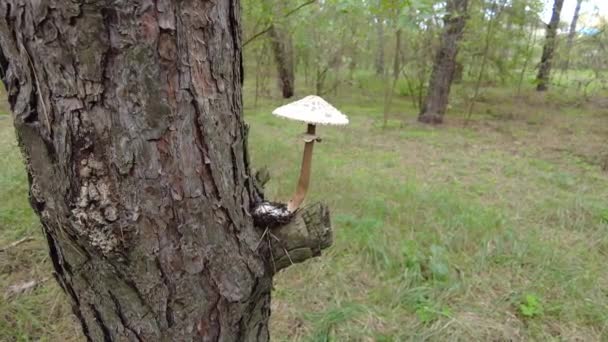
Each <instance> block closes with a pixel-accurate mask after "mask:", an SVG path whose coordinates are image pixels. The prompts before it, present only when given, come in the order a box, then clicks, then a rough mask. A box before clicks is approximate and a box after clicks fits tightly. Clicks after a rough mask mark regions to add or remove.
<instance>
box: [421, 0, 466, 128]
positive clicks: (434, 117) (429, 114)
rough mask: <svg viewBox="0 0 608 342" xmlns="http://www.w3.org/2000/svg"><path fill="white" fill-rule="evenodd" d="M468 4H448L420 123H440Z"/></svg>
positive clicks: (454, 1)
mask: <svg viewBox="0 0 608 342" xmlns="http://www.w3.org/2000/svg"><path fill="white" fill-rule="evenodd" d="M467 7H468V0H450V1H448V3H447V13H448V14H447V15H446V17H445V18H444V23H445V29H444V32H443V35H442V38H441V45H440V47H439V50H438V51H437V55H436V56H435V64H434V65H433V71H432V73H431V79H430V82H429V89H428V93H427V96H426V99H425V101H424V105H423V106H422V111H421V112H420V115H419V116H418V120H419V121H420V122H424V123H430V124H440V123H442V122H443V116H444V115H445V112H446V109H447V107H448V100H449V96H450V88H451V86H452V81H453V79H454V72H455V70H456V56H457V54H458V42H459V41H460V39H461V38H462V34H463V31H464V27H465V23H466V16H467Z"/></svg>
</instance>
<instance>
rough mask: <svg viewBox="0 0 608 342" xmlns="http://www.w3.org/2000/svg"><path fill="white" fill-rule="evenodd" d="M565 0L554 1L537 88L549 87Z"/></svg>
mask: <svg viewBox="0 0 608 342" xmlns="http://www.w3.org/2000/svg"><path fill="white" fill-rule="evenodd" d="M563 5H564V0H555V2H554V3H553V11H552V12H551V20H550V21H549V25H547V31H546V35H545V45H544V47H543V54H542V56H541V58H540V64H539V66H538V75H537V76H536V90H538V91H545V90H547V89H548V87H549V86H548V83H549V77H550V76H551V63H552V62H553V55H554V53H555V47H556V45H557V27H558V26H559V18H560V14H561V12H562V7H563Z"/></svg>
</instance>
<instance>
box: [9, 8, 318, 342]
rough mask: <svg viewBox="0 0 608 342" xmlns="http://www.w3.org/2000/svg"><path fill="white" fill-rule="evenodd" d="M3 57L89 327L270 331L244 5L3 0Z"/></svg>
mask: <svg viewBox="0 0 608 342" xmlns="http://www.w3.org/2000/svg"><path fill="white" fill-rule="evenodd" d="M0 66H1V68H0V70H1V71H0V73H1V76H2V78H3V81H4V83H5V86H6V89H7V93H8V99H9V103H10V106H11V109H12V111H13V118H14V123H15V129H16V132H17V136H18V139H19V143H20V145H21V148H22V150H23V153H24V156H25V159H26V161H27V163H26V164H27V172H28V176H29V181H30V201H31V204H32V207H33V208H34V210H35V211H36V213H37V214H38V215H39V216H40V219H41V222H42V226H43V231H44V234H45V236H46V238H47V240H48V245H49V253H50V259H51V260H52V263H53V266H54V268H55V275H56V278H57V281H58V282H59V284H60V285H61V287H62V288H63V289H64V291H65V292H66V293H67V295H68V297H69V298H70V299H71V302H72V306H73V311H74V314H75V315H76V317H77V319H78V321H79V322H80V323H81V325H82V328H83V332H84V335H85V336H86V338H87V339H88V340H91V341H193V340H197V341H199V340H200V341H220V340H221V341H266V340H268V339H269V336H268V319H269V315H270V291H271V286H272V275H273V273H274V271H275V269H274V268H273V265H276V263H273V261H272V259H271V258H270V250H271V249H274V247H272V246H268V247H267V245H266V244H262V246H260V243H259V242H260V240H261V239H262V237H263V236H264V229H260V228H257V227H254V225H253V220H252V218H251V216H250V214H249V212H250V211H251V207H252V206H253V205H254V203H256V202H257V201H258V200H259V195H258V192H257V191H256V190H255V189H254V184H253V183H252V182H253V181H252V179H253V178H252V177H251V173H250V170H249V166H248V159H247V147H246V139H247V135H246V127H245V124H244V123H243V120H242V96H241V86H242V76H243V74H242V63H241V32H240V8H239V2H238V1H237V0H218V1H216V2H213V3H212V2H201V1H195V0H183V1H178V2H176V1H171V0H157V1H148V0H124V1H119V2H118V1H113V2H97V1H95V2H86V3H76V2H72V1H56V2H52V5H51V4H50V3H49V2H46V1H31V0H4V1H2V2H0ZM316 211H317V212H316V213H315V214H314V215H312V216H313V217H316V218H318V220H317V222H324V223H323V224H322V225H325V226H328V222H329V218H328V216H327V212H326V210H321V209H318V210H316ZM319 218H320V219H319ZM296 219H297V218H296ZM313 221H315V220H307V221H306V222H313ZM294 225H296V226H299V229H300V230H298V231H303V232H305V231H307V229H301V225H302V222H300V221H298V222H295V221H294ZM291 226H292V225H291V224H289V225H287V226H285V227H284V228H281V229H291ZM307 228H309V227H307ZM279 233H280V232H277V234H275V235H277V236H278V234H279ZM283 236H285V234H283ZM311 240H314V239H311ZM298 241H306V240H298ZM286 242H287V243H286V245H288V246H289V245H290V243H289V242H290V241H286ZM308 243H309V242H307V244H306V246H308ZM311 245H312V246H314V247H311V248H310V250H311V251H312V252H310V253H309V254H307V256H308V257H310V256H312V255H315V253H316V254H318V250H319V246H327V243H325V244H319V243H318V241H316V244H312V243H311ZM291 246H292V247H293V244H291ZM302 247H303V246H299V247H298V250H301V249H302ZM289 248H291V247H289ZM288 250H289V249H288ZM279 252H280V250H279V251H278V252H277V251H275V254H278V253H279ZM283 259H284V257H283ZM301 259H302V260H303V259H304V258H301Z"/></svg>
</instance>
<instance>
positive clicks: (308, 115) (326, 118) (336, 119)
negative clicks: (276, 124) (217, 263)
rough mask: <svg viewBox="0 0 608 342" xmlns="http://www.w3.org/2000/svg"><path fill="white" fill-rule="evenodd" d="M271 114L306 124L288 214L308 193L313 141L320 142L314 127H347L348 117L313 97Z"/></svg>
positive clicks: (280, 108) (294, 209)
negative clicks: (301, 156) (302, 148)
mask: <svg viewBox="0 0 608 342" xmlns="http://www.w3.org/2000/svg"><path fill="white" fill-rule="evenodd" d="M272 114H274V115H276V116H280V117H282V118H286V119H290V120H296V121H302V122H306V123H307V124H308V129H307V131H306V133H305V134H304V135H303V139H304V143H305V145H304V156H303V158H302V167H301V169H300V179H299V181H298V186H297V188H296V193H295V194H294V195H293V197H292V198H291V200H290V201H289V202H288V203H287V209H288V210H289V212H294V211H296V210H297V209H298V208H299V207H300V205H301V204H302V202H303V201H304V198H305V197H306V193H307V192H308V185H309V183H310V168H311V164H312V151H313V147H314V144H315V141H319V142H320V141H321V139H320V138H319V137H318V136H317V135H316V125H347V124H348V117H346V115H344V114H342V113H340V111H338V110H337V109H336V108H334V107H333V106H332V105H330V104H329V103H327V101H325V100H323V99H322V98H320V97H319V96H314V95H311V96H307V97H305V98H303V99H301V100H299V101H296V102H292V103H290V104H287V105H285V106H282V107H279V108H277V109H275V110H274V111H273V112H272Z"/></svg>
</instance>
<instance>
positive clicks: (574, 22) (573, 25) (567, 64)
mask: <svg viewBox="0 0 608 342" xmlns="http://www.w3.org/2000/svg"><path fill="white" fill-rule="evenodd" d="M582 3H583V0H577V1H576V8H575V9H574V16H573V17H572V21H571V22H570V31H569V32H568V41H567V43H566V60H565V61H564V70H568V69H569V68H570V53H571V52H572V46H573V45H574V38H575V37H576V26H577V24H578V18H579V14H580V11H581V4H582Z"/></svg>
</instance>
